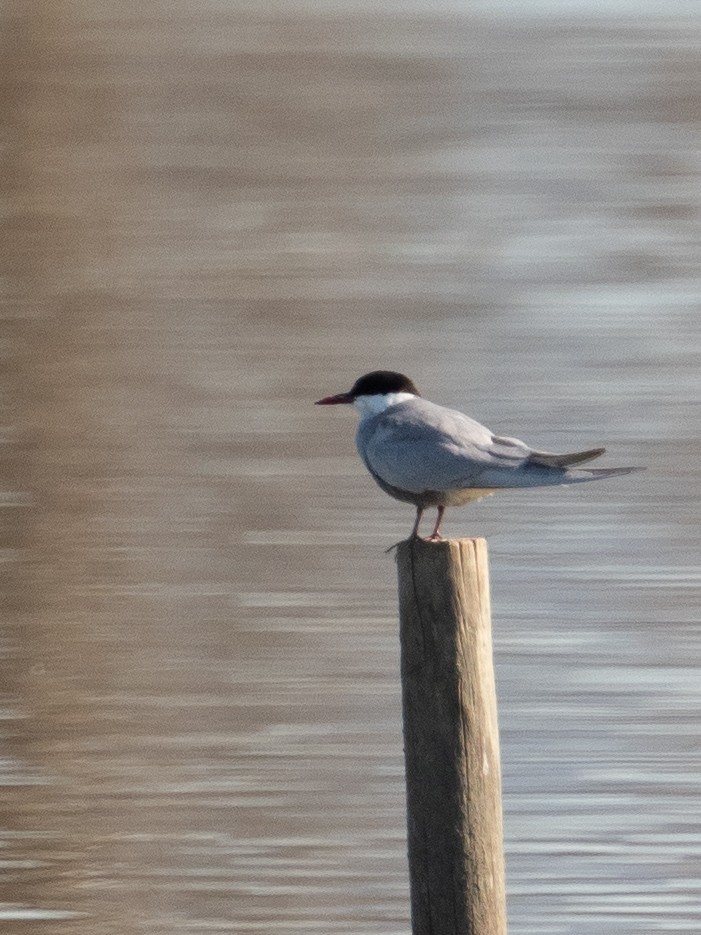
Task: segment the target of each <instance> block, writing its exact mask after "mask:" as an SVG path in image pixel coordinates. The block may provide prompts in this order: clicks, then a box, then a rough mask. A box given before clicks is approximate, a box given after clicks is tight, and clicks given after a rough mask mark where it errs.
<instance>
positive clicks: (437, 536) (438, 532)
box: [427, 506, 445, 542]
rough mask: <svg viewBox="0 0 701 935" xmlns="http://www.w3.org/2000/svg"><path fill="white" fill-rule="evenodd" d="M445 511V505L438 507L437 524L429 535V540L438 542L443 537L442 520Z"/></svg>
mask: <svg viewBox="0 0 701 935" xmlns="http://www.w3.org/2000/svg"><path fill="white" fill-rule="evenodd" d="M444 513H445V507H444V506H439V507H438V516H437V517H436V525H435V526H434V527H433V532H432V533H431V535H430V536H429V537H428V540H427V541H428V542H438V540H439V539H442V538H443V536H442V535H441V521H442V519H443V514H444Z"/></svg>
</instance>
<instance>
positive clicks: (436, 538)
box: [424, 532, 445, 542]
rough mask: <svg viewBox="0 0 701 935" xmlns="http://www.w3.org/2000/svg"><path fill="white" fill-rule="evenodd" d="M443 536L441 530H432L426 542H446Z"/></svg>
mask: <svg viewBox="0 0 701 935" xmlns="http://www.w3.org/2000/svg"><path fill="white" fill-rule="evenodd" d="M444 541H445V540H444V539H443V536H442V535H441V534H440V533H439V532H432V533H431V535H430V536H426V538H425V539H424V542H444Z"/></svg>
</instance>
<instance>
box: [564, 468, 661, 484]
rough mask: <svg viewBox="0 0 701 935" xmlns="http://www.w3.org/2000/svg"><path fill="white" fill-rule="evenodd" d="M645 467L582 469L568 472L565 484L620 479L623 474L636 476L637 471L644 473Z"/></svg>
mask: <svg viewBox="0 0 701 935" xmlns="http://www.w3.org/2000/svg"><path fill="white" fill-rule="evenodd" d="M644 470H645V468H644V467H620V468H618V467H616V468H582V469H581V470H575V471H572V473H570V472H569V471H568V472H567V475H566V476H567V480H566V481H565V483H573V482H574V483H576V482H577V481H585V480H604V479H605V478H607V477H618V476H620V475H622V474H634V473H635V472H636V471H644Z"/></svg>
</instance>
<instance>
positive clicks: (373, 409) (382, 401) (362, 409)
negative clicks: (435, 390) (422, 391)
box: [353, 393, 416, 422]
mask: <svg viewBox="0 0 701 935" xmlns="http://www.w3.org/2000/svg"><path fill="white" fill-rule="evenodd" d="M415 398H416V397H415V396H414V394H413V393H377V394H376V395H373V396H356V397H355V399H354V400H353V405H354V406H355V408H356V409H357V410H358V412H359V413H360V421H361V422H362V421H364V420H365V419H369V418H370V417H371V416H377V415H379V414H380V413H381V412H384V411H385V409H389V407H390V406H396V405H397V403H406V402H408V400H410V399H415Z"/></svg>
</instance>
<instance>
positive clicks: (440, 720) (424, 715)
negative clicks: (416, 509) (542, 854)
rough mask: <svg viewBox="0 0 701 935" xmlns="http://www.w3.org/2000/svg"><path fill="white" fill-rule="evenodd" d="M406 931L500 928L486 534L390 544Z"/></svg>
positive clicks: (499, 931)
mask: <svg viewBox="0 0 701 935" xmlns="http://www.w3.org/2000/svg"><path fill="white" fill-rule="evenodd" d="M397 564H398V569H399V614H400V627H401V648H402V697H403V712H404V754H405V760H406V782H407V811H408V837H409V876H410V881H411V918H412V932H413V935H505V933H506V898H505V892H504V845H503V826H502V811H501V768H500V762H499V731H498V725H497V706H496V691H495V685H494V666H493V662H492V637H491V619H490V606H489V571H488V567H487V543H486V542H485V540H484V539H447V540H442V541H440V542H424V541H423V540H421V539H409V540H407V541H405V542H401V543H400V544H399V546H398V549H397Z"/></svg>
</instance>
